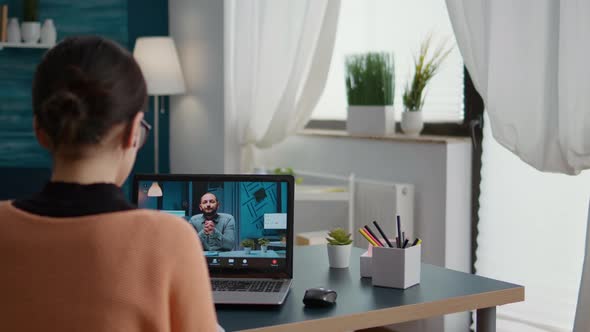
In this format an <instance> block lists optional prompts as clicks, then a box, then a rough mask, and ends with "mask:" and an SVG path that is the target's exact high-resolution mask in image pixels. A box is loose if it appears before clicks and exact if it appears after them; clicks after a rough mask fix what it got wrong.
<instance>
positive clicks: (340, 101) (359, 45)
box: [312, 0, 464, 123]
mask: <svg viewBox="0 0 590 332" xmlns="http://www.w3.org/2000/svg"><path fill="white" fill-rule="evenodd" d="M429 33H432V34H433V35H434V40H433V41H440V40H442V39H444V38H448V39H449V42H448V43H449V45H453V46H454V49H453V51H452V52H451V54H450V55H449V57H448V58H447V59H446V61H445V63H444V64H443V66H442V67H441V69H440V71H439V72H438V74H437V75H436V76H435V77H434V78H433V79H432V80H431V82H430V83H429V85H428V87H427V88H426V93H427V97H426V101H425V103H424V109H423V110H424V119H425V121H426V122H438V123H440V122H446V123H449V122H450V123H462V121H463V118H464V112H463V109H464V107H463V60H462V58H461V54H460V53H459V50H458V49H457V46H456V42H455V38H454V34H453V30H452V28H451V23H450V20H449V17H448V14H447V8H446V4H445V1H444V0H362V1H361V0H342V7H341V11H340V18H339V22H338V32H337V35H336V44H335V46H334V55H333V57H332V63H331V66H330V72H329V74H328V79H327V82H326V87H325V90H324V93H323V95H322V97H321V98H320V100H319V102H318V105H317V106H316V108H315V110H314V112H313V114H312V120H345V119H346V107H347V103H346V91H345V84H344V58H345V56H346V55H348V54H354V53H363V52H368V51H392V52H393V53H394V58H395V97H394V108H395V111H396V119H397V121H398V122H399V119H401V112H402V109H403V106H402V97H401V96H402V93H403V89H404V86H405V85H406V82H407V81H408V80H409V79H410V78H411V75H413V66H414V62H413V55H414V54H415V53H416V52H417V51H418V50H419V47H420V43H421V42H422V40H423V39H424V38H425V37H426V36H427V35H428V34H429Z"/></svg>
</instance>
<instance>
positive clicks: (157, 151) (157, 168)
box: [154, 95, 160, 174]
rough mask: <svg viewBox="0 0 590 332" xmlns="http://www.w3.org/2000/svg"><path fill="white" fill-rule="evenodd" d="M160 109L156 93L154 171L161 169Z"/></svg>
mask: <svg viewBox="0 0 590 332" xmlns="http://www.w3.org/2000/svg"><path fill="white" fill-rule="evenodd" d="M159 113H160V110H159V107H158V96H157V95H154V173H156V174H157V173H158V172H159V171H160V169H159V165H158V164H159V163H158V161H159V153H160V149H159V143H160V142H158V141H159V138H160V133H159V126H158V118H159V117H160V114H159Z"/></svg>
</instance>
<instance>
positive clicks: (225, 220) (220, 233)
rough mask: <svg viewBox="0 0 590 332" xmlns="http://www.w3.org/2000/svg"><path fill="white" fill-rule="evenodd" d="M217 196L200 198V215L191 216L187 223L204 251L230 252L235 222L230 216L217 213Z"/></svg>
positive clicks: (206, 195) (232, 246)
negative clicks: (196, 235) (197, 235)
mask: <svg viewBox="0 0 590 332" xmlns="http://www.w3.org/2000/svg"><path fill="white" fill-rule="evenodd" d="M217 209H219V201H218V200H217V196H215V195H214V194H212V193H206V194H204V195H203V196H201V203H200V204H199V210H201V212H203V213H201V214H197V215H195V216H193V217H192V218H191V219H190V220H189V223H190V224H191V225H192V226H193V227H194V228H195V230H196V231H197V234H199V238H201V243H202V244H203V247H204V248H205V250H210V251H230V250H233V248H234V233H235V229H236V222H235V220H234V217H233V216H232V215H231V214H227V213H217Z"/></svg>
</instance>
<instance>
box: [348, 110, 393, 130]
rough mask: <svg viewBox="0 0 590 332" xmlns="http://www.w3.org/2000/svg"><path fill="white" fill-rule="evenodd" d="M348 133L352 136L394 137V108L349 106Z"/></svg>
mask: <svg viewBox="0 0 590 332" xmlns="http://www.w3.org/2000/svg"><path fill="white" fill-rule="evenodd" d="M346 131H348V133H349V134H351V135H365V136H386V135H392V134H393V133H395V113H394V112H393V106H348V118H347V119H346Z"/></svg>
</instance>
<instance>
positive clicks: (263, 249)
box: [260, 246, 268, 252]
mask: <svg viewBox="0 0 590 332" xmlns="http://www.w3.org/2000/svg"><path fill="white" fill-rule="evenodd" d="M260 250H262V252H266V251H267V250H268V246H260Z"/></svg>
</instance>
